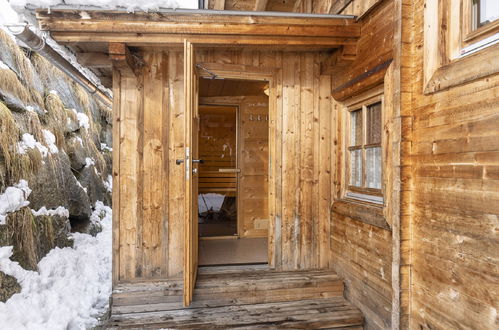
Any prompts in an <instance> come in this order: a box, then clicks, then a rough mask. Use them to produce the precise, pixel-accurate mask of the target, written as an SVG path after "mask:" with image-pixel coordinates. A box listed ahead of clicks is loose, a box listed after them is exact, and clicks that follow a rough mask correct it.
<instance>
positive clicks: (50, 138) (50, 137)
mask: <svg viewBox="0 0 499 330" xmlns="http://www.w3.org/2000/svg"><path fill="white" fill-rule="evenodd" d="M43 138H44V139H45V143H46V144H47V146H48V147H49V150H50V153H51V154H56V153H58V152H59V148H57V146H56V145H55V135H54V134H53V133H52V132H51V131H49V130H46V129H44V130H43Z"/></svg>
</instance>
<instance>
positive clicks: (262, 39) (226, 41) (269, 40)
mask: <svg viewBox="0 0 499 330" xmlns="http://www.w3.org/2000/svg"><path fill="white" fill-rule="evenodd" d="M51 36H52V38H53V39H54V40H56V41H57V42H61V43H80V42H95V43H106V42H117V43H126V44H128V45H131V46H138V47H140V46H161V45H163V46H165V45H171V44H176V45H181V44H182V43H183V41H184V40H185V39H189V40H191V42H192V43H195V44H197V45H200V46H202V45H224V46H252V45H253V46H269V47H274V48H280V47H289V48H292V47H315V48H323V49H328V48H329V49H331V48H337V47H339V46H342V45H349V44H355V43H356V41H357V39H356V38H335V37H315V38H309V37H285V36H230V35H204V36H200V35H189V34H180V35H179V34H175V35H171V34H161V33H153V34H137V33H98V32H92V33H80V32H52V33H51Z"/></svg>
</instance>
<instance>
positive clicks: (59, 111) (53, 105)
mask: <svg viewBox="0 0 499 330" xmlns="http://www.w3.org/2000/svg"><path fill="white" fill-rule="evenodd" d="M45 108H46V109H47V116H46V124H47V126H48V128H49V129H50V131H52V133H53V134H54V135H55V138H56V143H57V147H58V148H60V149H63V148H64V146H65V140H64V128H65V127H66V123H67V120H68V111H66V108H65V107H64V104H63V103H62V101H61V99H60V97H59V96H58V95H57V94H52V93H49V94H48V95H47V97H46V98H45Z"/></svg>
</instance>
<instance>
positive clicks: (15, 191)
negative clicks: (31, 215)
mask: <svg viewBox="0 0 499 330" xmlns="http://www.w3.org/2000/svg"><path fill="white" fill-rule="evenodd" d="M29 194H31V189H29V186H28V182H27V181H26V180H20V181H19V183H18V184H16V185H15V186H13V187H8V188H7V189H5V192H4V193H3V194H1V195H0V225H5V219H6V217H7V213H11V212H16V211H18V210H19V209H21V208H22V207H25V206H28V205H29V202H28V196H29ZM0 324H1V323H0Z"/></svg>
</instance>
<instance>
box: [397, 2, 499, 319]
mask: <svg viewBox="0 0 499 330" xmlns="http://www.w3.org/2000/svg"><path fill="white" fill-rule="evenodd" d="M423 10H424V1H422V0H418V1H416V2H415V3H414V25H413V26H411V25H408V26H407V29H408V30H409V31H413V33H414V45H413V49H414V53H413V60H414V67H415V69H416V70H415V74H414V75H413V76H409V75H407V76H405V77H404V76H403V81H402V83H403V85H406V86H412V93H413V98H412V100H413V102H412V113H413V116H414V125H413V126H414V128H413V146H412V152H413V159H412V162H413V164H414V169H413V175H414V188H415V191H414V194H413V214H412V227H411V229H410V230H412V240H413V242H412V259H413V264H412V267H413V281H412V300H411V304H412V306H411V328H412V329H421V328H425V329H428V328H431V329H457V328H460V329H463V328H469V329H497V325H498V318H497V307H498V304H497V297H498V296H499V278H498V274H499V267H498V265H499V254H498V238H497V228H498V227H499V218H498V215H499V181H498V180H499V175H498V173H499V137H498V127H499V111H498V109H499V76H497V75H496V76H489V77H486V78H483V79H479V80H477V81H475V82H473V83H469V84H465V85H462V86H458V87H453V88H451V89H449V90H447V91H442V92H437V93H434V94H431V95H424V94H423V93H422V91H423V88H424V86H423V56H424V54H423V42H424V40H423V39H424V38H423ZM407 24H409V22H407ZM484 51H487V50H484ZM408 231H409V230H408Z"/></svg>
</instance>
